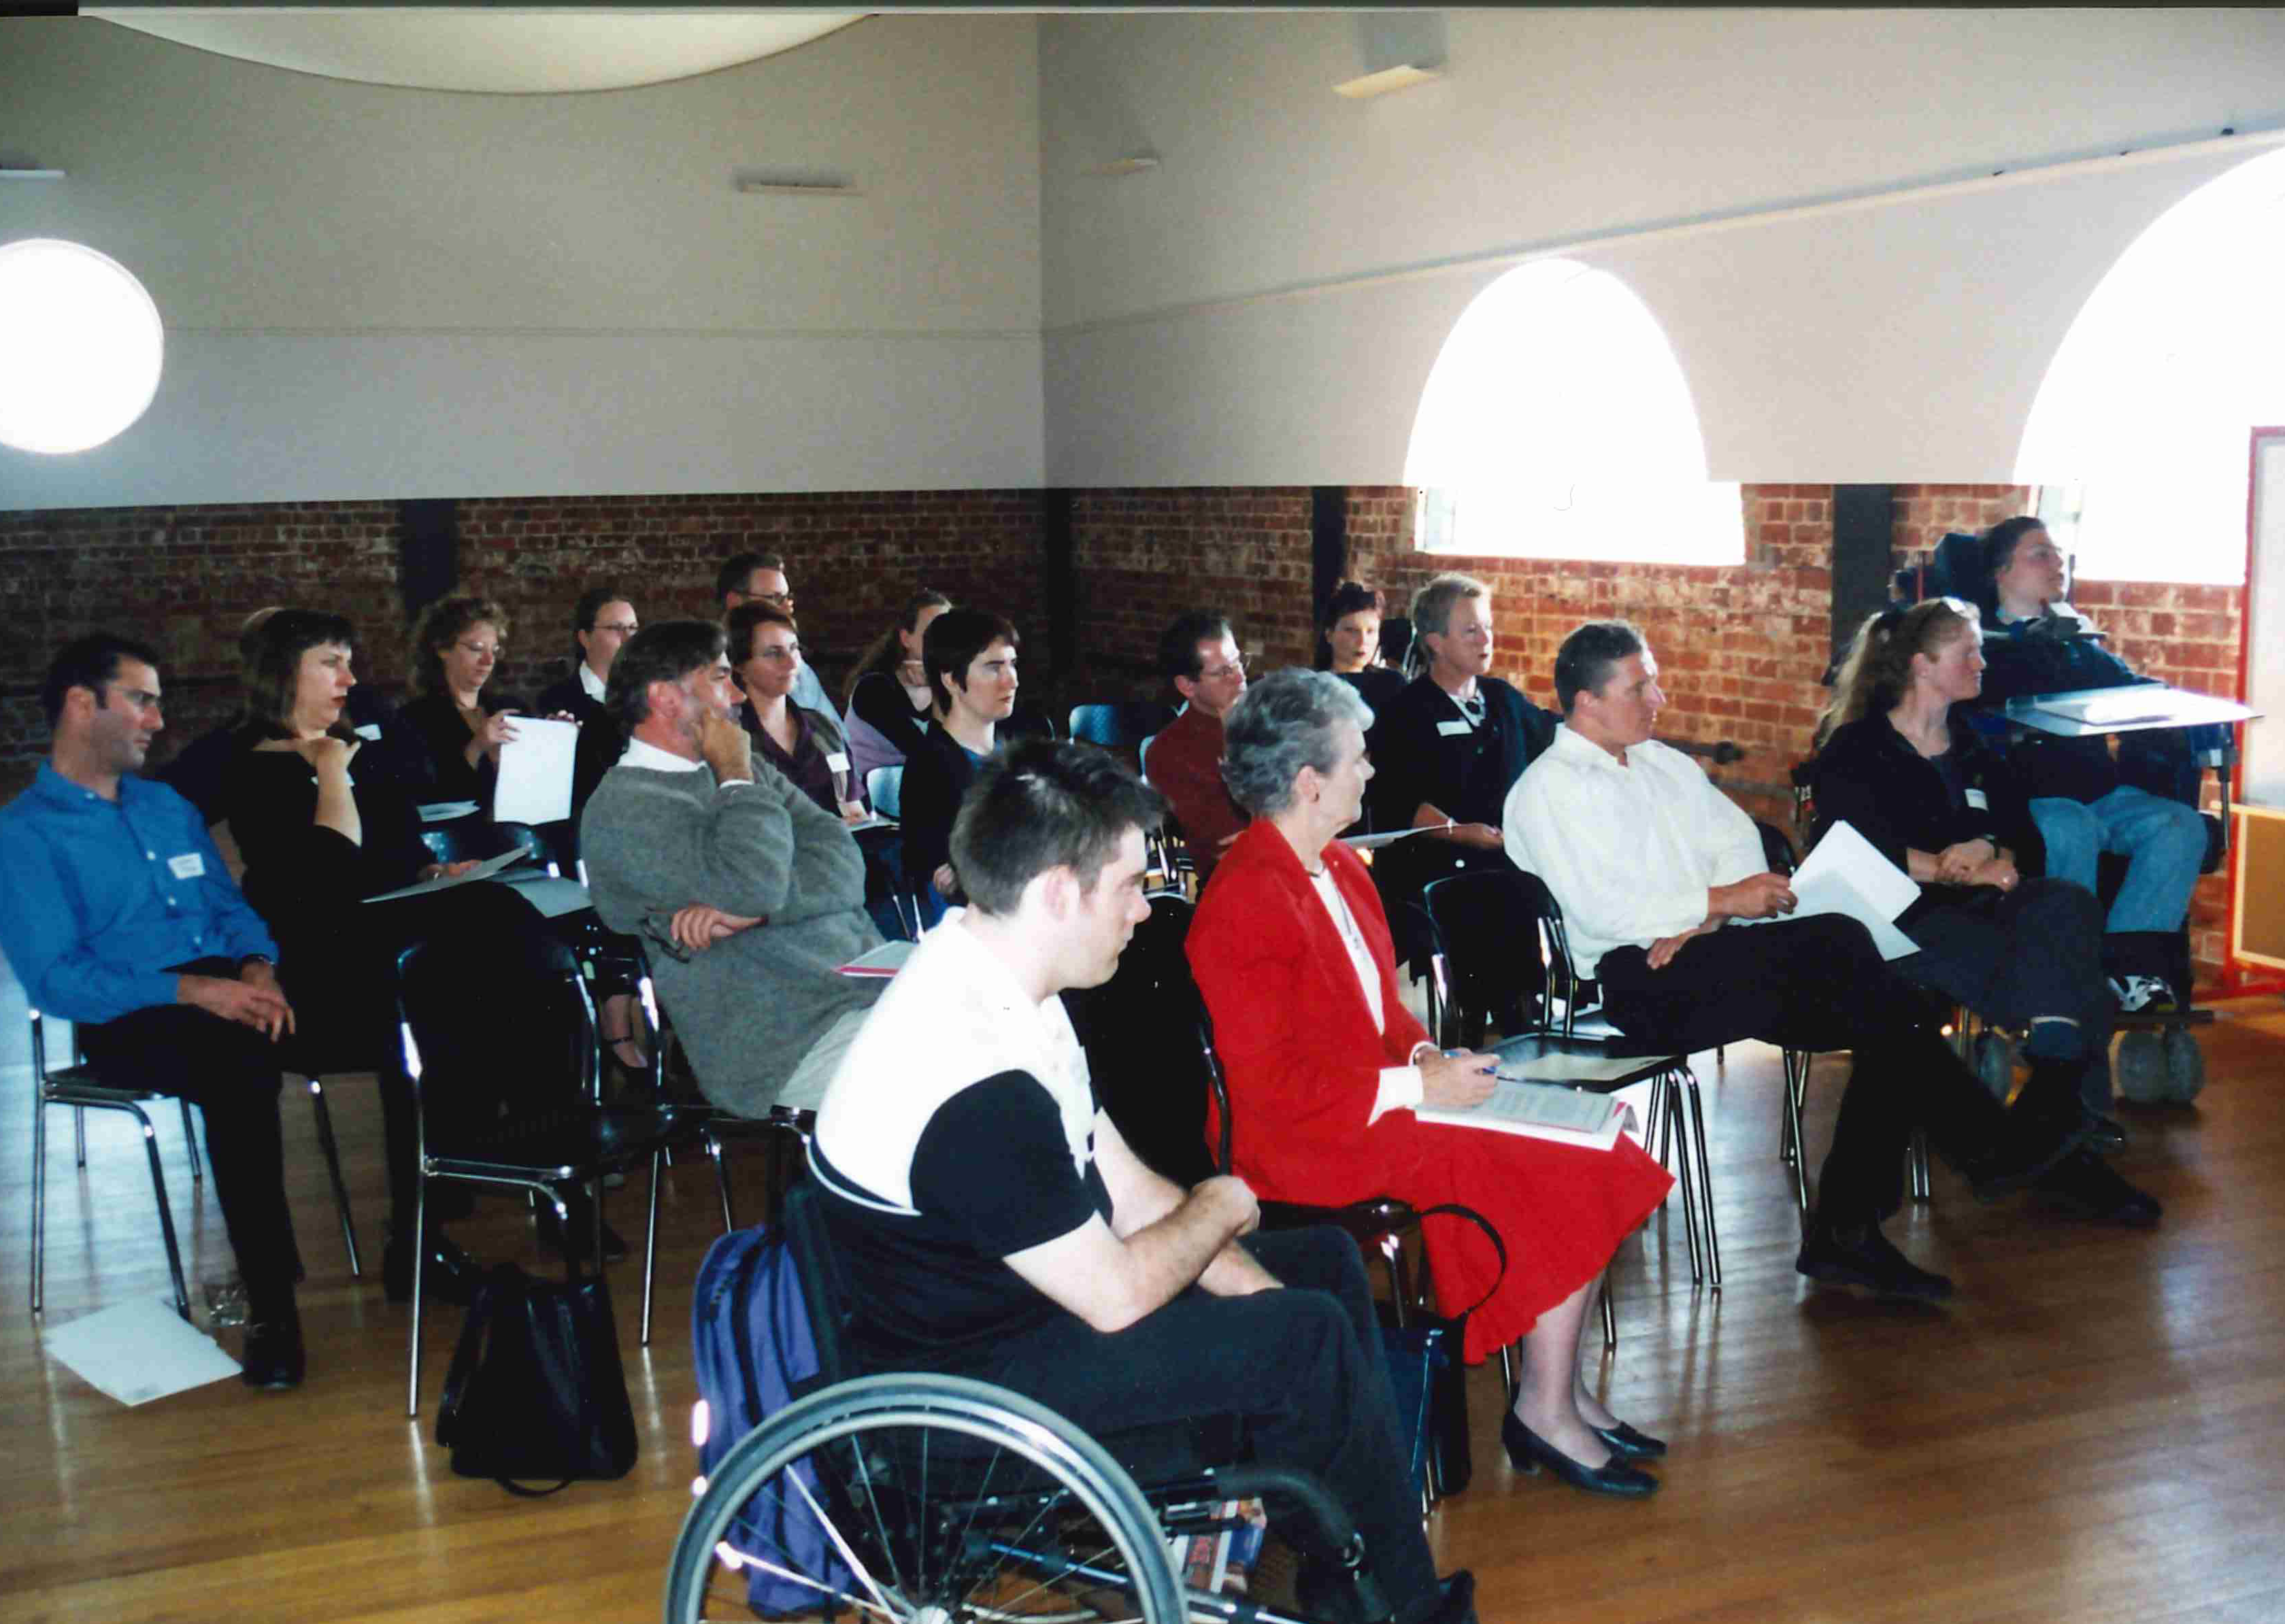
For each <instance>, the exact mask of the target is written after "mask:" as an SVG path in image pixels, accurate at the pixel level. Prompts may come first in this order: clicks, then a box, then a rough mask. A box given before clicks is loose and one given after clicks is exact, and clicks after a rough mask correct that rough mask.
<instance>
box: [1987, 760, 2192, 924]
mask: <svg viewBox="0 0 2285 1624" xmlns="http://www.w3.org/2000/svg"><path fill="white" fill-rule="evenodd" d="M2031 821H2032V822H2034V823H2036V824H2038V826H2039V837H2040V838H2041V839H2042V840H2044V841H2046V846H2047V875H2048V877H2049V878H2050V879H2055V880H2070V881H2074V882H2076V883H2078V884H2080V885H2084V886H2085V887H2086V888H2087V890H2094V888H2095V887H2094V865H2095V859H2096V857H2097V856H2098V855H2099V854H2100V853H2102V852H2104V851H2116V852H2118V853H2120V854H2121V855H2122V856H2124V858H2125V859H2126V883H2124V885H2121V886H2120V887H2119V888H2118V895H2117V896H2116V898H2113V899H2112V901H2111V904H2110V917H2109V920H2108V924H2107V926H2106V928H2107V929H2108V930H2112V931H2121V930H2179V929H2181V925H2182V921H2183V920H2184V919H2185V918H2187V916H2188V914H2189V911H2190V890H2191V888H2192V887H2193V886H2195V885H2196V884H2197V883H2198V865H2199V864H2201V863H2202V862H2203V861H2204V860H2205V855H2206V825H2205V820H2204V819H2203V818H2202V817H2200V816H2199V815H2198V813H2197V812H2196V811H2195V809H2194V808H2192V807H2188V806H2185V805H2183V804H2182V803H2180V802H2179V801H2169V800H2164V799H2162V798H2161V797H2159V796H2155V795H2152V794H2150V793H2149V792H2148V791H2147V790H2142V789H2137V788H2133V787H2132V786H2131V785H2124V784H2122V785H2121V786H2119V787H2118V788H2116V789H2114V790H2112V791H2111V792H2110V793H2109V794H2108V795H2106V796H2103V797H2102V798H2101V799H2100V800H2099V801H2085V802H2082V801H2066V800H2057V799H2047V800H2039V801H2034V802H2032V803H2031Z"/></svg>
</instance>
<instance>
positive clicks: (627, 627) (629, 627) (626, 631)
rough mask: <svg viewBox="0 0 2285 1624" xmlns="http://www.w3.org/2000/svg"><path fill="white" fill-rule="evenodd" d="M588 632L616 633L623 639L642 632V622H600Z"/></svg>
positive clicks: (589, 628)
mask: <svg viewBox="0 0 2285 1624" xmlns="http://www.w3.org/2000/svg"><path fill="white" fill-rule="evenodd" d="M587 630H588V631H590V632H617V633H618V634H619V635H620V636H621V637H632V636H633V635H634V634H635V633H636V632H640V631H641V630H642V624H641V623H640V621H632V620H599V621H597V622H596V623H595V624H593V625H592V626H590V627H588V628H587Z"/></svg>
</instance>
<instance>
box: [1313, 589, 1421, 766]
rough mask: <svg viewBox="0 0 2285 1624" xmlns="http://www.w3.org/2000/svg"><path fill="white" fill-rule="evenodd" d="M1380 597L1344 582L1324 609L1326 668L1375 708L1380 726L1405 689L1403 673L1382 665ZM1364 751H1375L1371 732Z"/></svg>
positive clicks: (1376, 723) (1375, 714)
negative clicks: (1328, 653)
mask: <svg viewBox="0 0 2285 1624" xmlns="http://www.w3.org/2000/svg"><path fill="white" fill-rule="evenodd" d="M1380 617H1381V596H1380V593H1379V592H1377V591H1375V590H1374V589H1373V588H1372V587H1370V586H1366V585H1363V584H1361V583H1359V582H1355V581H1344V582H1342V583H1341V584H1339V586H1337V587H1335V588H1334V589H1333V595H1332V599H1331V601H1330V602H1328V603H1327V604H1326V605H1325V624H1324V627H1323V635H1324V640H1325V647H1326V648H1327V649H1328V650H1330V651H1331V663H1330V664H1329V665H1328V666H1327V667H1326V669H1327V670H1329V671H1331V672H1332V673H1333V675H1334V676H1336V677H1339V679H1341V680H1342V681H1343V682H1346V683H1347V684H1348V685H1349V686H1351V687H1353V688H1355V690H1356V691H1357V694H1359V696H1360V697H1362V699H1363V701H1364V702H1365V703H1366V704H1368V705H1370V707H1372V713H1373V720H1374V724H1375V726H1378V723H1379V719H1380V712H1381V709H1382V707H1384V706H1385V705H1386V704H1387V703H1388V702H1389V701H1390V700H1392V699H1394V698H1395V697H1396V696H1397V694H1400V693H1402V691H1403V689H1404V680H1405V679H1404V673H1403V672H1402V671H1391V670H1390V669H1389V668H1388V667H1387V666H1386V665H1383V664H1382V663H1380ZM1365 749H1366V750H1367V751H1368V752H1370V750H1371V749H1372V730H1371V729H1370V728H1368V729H1367V730H1366V732H1365Z"/></svg>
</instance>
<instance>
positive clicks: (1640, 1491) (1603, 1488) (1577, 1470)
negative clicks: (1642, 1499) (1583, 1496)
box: [1500, 1410, 1658, 1498]
mask: <svg viewBox="0 0 2285 1624" xmlns="http://www.w3.org/2000/svg"><path fill="white" fill-rule="evenodd" d="M1500 1442H1501V1443H1502V1444H1504V1445H1505V1446H1506V1447H1507V1458H1508V1464H1510V1465H1511V1466H1513V1467H1514V1468H1515V1469H1516V1470H1517V1471H1521V1472H1527V1473H1529V1474H1531V1475H1532V1476H1534V1477H1536V1476H1537V1475H1538V1474H1539V1469H1540V1468H1541V1467H1542V1466H1544V1467H1546V1468H1547V1469H1548V1470H1549V1471H1552V1472H1553V1473H1554V1474H1555V1475H1556V1476H1557V1477H1559V1478H1560V1479H1562V1480H1563V1481H1564V1482H1566V1483H1568V1484H1569V1485H1570V1486H1571V1487H1573V1488H1576V1489H1584V1490H1585V1491H1586V1492H1587V1493H1588V1494H1590V1495H1628V1496H1629V1497H1637V1498H1638V1497H1639V1496H1641V1495H1647V1494H1651V1493H1653V1492H1654V1491H1655V1490H1656V1489H1657V1487H1658V1479H1656V1478H1653V1477H1652V1476H1651V1475H1650V1473H1648V1472H1646V1471H1641V1470H1639V1469H1638V1468H1636V1467H1633V1466H1629V1465H1628V1464H1627V1463H1626V1457H1625V1456H1624V1455H1621V1454H1619V1453H1617V1452H1616V1451H1615V1450H1614V1451H1613V1453H1612V1455H1611V1458H1610V1459H1609V1460H1607V1461H1606V1462H1604V1463H1602V1464H1601V1465H1600V1466H1586V1465H1582V1464H1581V1463H1579V1462H1577V1461H1574V1460H1573V1459H1572V1458H1571V1457H1570V1456H1569V1455H1566V1454H1564V1453H1563V1451H1562V1450H1560V1449H1559V1448H1557V1447H1555V1446H1554V1445H1553V1444H1551V1443H1549V1442H1548V1441H1547V1440H1545V1439H1543V1438H1542V1437H1541V1436H1540V1435H1539V1434H1538V1433H1536V1432H1533V1431H1532V1430H1531V1429H1530V1428H1529V1427H1527V1426H1526V1425H1524V1424H1523V1423H1522V1422H1520V1421H1519V1420H1517V1419H1516V1417H1515V1412H1514V1411H1513V1410H1509V1411H1508V1412H1507V1413H1506V1414H1505V1415H1504V1416H1501V1417H1500Z"/></svg>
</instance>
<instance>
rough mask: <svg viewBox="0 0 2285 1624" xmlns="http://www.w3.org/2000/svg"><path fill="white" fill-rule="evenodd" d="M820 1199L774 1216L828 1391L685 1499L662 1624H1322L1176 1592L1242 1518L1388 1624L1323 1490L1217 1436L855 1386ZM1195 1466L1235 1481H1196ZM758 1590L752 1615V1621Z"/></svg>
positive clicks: (983, 1395)
mask: <svg viewBox="0 0 2285 1624" xmlns="http://www.w3.org/2000/svg"><path fill="white" fill-rule="evenodd" d="M825 1198H826V1197H824V1196H822V1195H821V1192H820V1191H819V1190H818V1189H817V1187H816V1186H815V1185H814V1184H813V1183H811V1182H808V1181H803V1182H801V1183H798V1184H797V1185H796V1186H795V1187H794V1188H793V1189H790V1190H789V1191H788V1192H787V1196H786V1202H785V1207H784V1215H783V1216H784V1227H785V1234H786V1238H787V1244H788V1245H789V1247H790V1248H791V1251H792V1255H793V1259H794V1261H795V1266H796V1269H797V1273H798V1274H799V1275H800V1279H801V1285H802V1293H803V1297H804V1298H805V1301H806V1302H807V1304H808V1306H809V1308H810V1318H811V1330H812V1333H813V1336H814V1338H815V1339H816V1344H817V1352H818V1360H819V1367H820V1368H819V1371H818V1375H817V1377H816V1378H815V1379H814V1380H813V1382H810V1383H805V1384H797V1395H798V1396H797V1397H796V1399H795V1400H794V1401H793V1402H792V1403H791V1404H789V1405H788V1406H787V1407H786V1408H783V1409H781V1410H780V1411H779V1412H778V1413H777V1414H775V1415H773V1416H771V1417H769V1419H767V1420H766V1421H765V1422H764V1423H763V1424H761V1425H760V1426H758V1427H757V1428H755V1429H754V1431H753V1432H750V1433H749V1434H748V1435H747V1436H746V1437H745V1438H744V1439H743V1440H741V1441H740V1442H739V1443H738V1444H737V1445H736V1446H735V1447H734V1448H733V1449H732V1450H731V1451H730V1452H729V1454H727V1455H725V1456H724V1457H723V1458H722V1460H721V1461H720V1463H718V1467H717V1469H716V1471H714V1472H713V1474H712V1475H711V1478H707V1479H702V1480H701V1481H700V1482H699V1483H698V1484H697V1485H695V1499H694V1502H693V1503H692V1505H691V1508H690V1510H689V1511H688V1513H687V1515H686V1516H685V1518H684V1519H683V1524H682V1530H681V1533H680V1535H679V1538H678V1539H677V1540H676V1542H675V1546H674V1552H673V1556H672V1557H671V1560H670V1562H669V1565H668V1569H667V1582H666V1596H665V1611H664V1617H665V1618H666V1620H668V1624H696V1621H697V1620H722V1619H730V1618H737V1619H746V1618H752V1617H756V1616H760V1617H765V1618H798V1619H818V1620H826V1619H836V1618H841V1617H844V1616H845V1617H852V1618H865V1619H872V1620H895V1621H897V1624H1047V1621H1049V1620H1053V1621H1054V1624H1087V1621H1088V1620H1106V1621H1107V1620H1142V1624H1176V1620H1183V1619H1186V1618H1188V1619H1201V1620H1229V1621H1230V1624H1313V1621H1312V1620H1310V1619H1308V1618H1306V1617H1304V1616H1302V1615H1300V1614H1297V1613H1294V1612H1287V1611H1284V1610H1281V1609H1278V1608H1276V1607H1272V1606H1268V1605H1264V1604H1261V1603H1260V1602H1259V1601H1258V1600H1255V1599H1253V1598H1252V1597H1248V1596H1246V1595H1244V1594H1238V1593H1229V1594H1225V1593H1222V1592H1221V1591H1219V1590H1216V1589H1212V1588H1209V1587H1208V1586H1206V1585H1205V1584H1186V1583H1184V1582H1183V1576H1182V1573H1180V1572H1178V1569H1177V1565H1176V1559H1175V1557H1174V1554H1173V1542H1187V1541H1189V1540H1190V1539H1192V1538H1194V1537H1196V1536H1198V1535H1218V1534H1221V1533H1223V1532H1226V1531H1229V1530H1230V1529H1232V1528H1234V1527H1235V1526H1236V1525H1237V1521H1238V1520H1239V1514H1238V1513H1237V1512H1236V1511H1235V1510H1234V1509H1233V1507H1234V1503H1235V1502H1244V1501H1249V1500H1259V1501H1262V1502H1266V1503H1267V1504H1268V1505H1269V1506H1270V1507H1271V1508H1272V1509H1273V1510H1274V1511H1275V1512H1276V1514H1277V1516H1278V1518H1279V1526H1280V1527H1281V1528H1282V1529H1284V1530H1285V1531H1286V1532H1287V1533H1288V1534H1289V1536H1291V1537H1292V1538H1294V1539H1295V1540H1296V1542H1300V1543H1303V1544H1306V1546H1307V1548H1308V1549H1313V1550H1316V1551H1321V1552H1323V1553H1327V1554H1328V1555H1329V1556H1331V1557H1332V1561H1331V1567H1332V1568H1333V1569H1334V1570H1336V1571H1337V1573H1338V1574H1339V1582H1340V1583H1342V1584H1345V1585H1346V1586H1347V1588H1348V1589H1349V1590H1350V1595H1349V1597H1347V1602H1348V1604H1347V1606H1346V1607H1344V1608H1343V1609H1342V1612H1343V1614H1344V1616H1346V1617H1351V1618H1355V1619H1360V1620H1388V1619H1389V1618H1390V1617H1391V1616H1392V1610H1391V1608H1390V1607H1389V1605H1388V1604H1387V1602H1386V1597H1385V1596H1384V1595H1383V1593H1382V1590H1381V1588H1380V1586H1379V1584H1378V1581H1377V1580H1376V1579H1375V1578H1374V1576H1373V1574H1372V1572H1371V1569H1370V1565H1369V1564H1368V1562H1367V1559H1366V1553H1365V1550H1364V1542H1363V1539H1362V1535H1360V1534H1358V1533H1357V1532H1356V1529H1355V1525H1354V1523H1353V1522H1351V1520H1350V1519H1349V1518H1348V1516H1347V1512H1346V1511H1345V1510H1343V1509H1342V1508H1341V1507H1340V1505H1339V1503H1338V1502H1336V1501H1335V1500H1334V1499H1333V1497H1332V1495H1331V1493H1330V1492H1329V1491H1328V1490H1327V1489H1326V1488H1325V1487H1324V1486H1323V1483H1322V1482H1320V1481H1319V1480H1318V1479H1315V1478H1314V1477H1312V1476H1311V1475H1310V1474H1308V1473H1307V1472H1303V1471H1295V1470H1292V1469H1289V1468H1284V1467H1274V1466H1264V1465H1258V1464H1252V1463H1245V1462H1244V1461H1242V1460H1240V1459H1238V1457H1239V1456H1240V1455H1242V1453H1243V1450H1242V1447H1240V1445H1239V1440H1237V1437H1236V1435H1235V1432H1234V1430H1233V1429H1231V1428H1229V1427H1226V1426H1224V1425H1223V1424H1221V1422H1220V1421H1219V1420H1209V1421H1207V1422H1205V1423H1203V1424H1199V1425H1198V1426H1197V1427H1194V1428H1193V1429H1192V1432H1193V1433H1194V1434H1196V1435H1195V1436H1191V1437H1186V1438H1182V1439H1174V1438H1170V1437H1168V1436H1166V1433H1165V1432H1164V1430H1163V1429H1161V1430H1158V1431H1156V1432H1154V1433H1152V1434H1149V1435H1142V1434H1135V1435H1118V1434H1114V1435H1111V1436H1109V1437H1107V1438H1105V1439H1104V1440H1100V1441H1098V1440H1095V1439H1093V1438H1090V1437H1089V1436H1088V1434H1087V1433H1086V1432H1082V1431H1081V1430H1080V1428H1079V1427H1077V1426H1076V1425H1074V1424H1072V1423H1071V1422H1070V1421H1068V1420H1065V1419H1064V1417H1063V1416H1059V1415H1057V1414H1056V1413H1055V1412H1054V1411H1053V1410H1050V1409H1048V1408H1046V1407H1045V1406H1043V1405H1040V1404H1039V1403H1036V1402H1034V1401H1033V1400H1030V1399H1027V1398H1025V1397H1024V1396H1022V1395H1021V1394H1018V1393H1011V1392H1009V1391H1008V1390H1007V1389H1005V1388H1002V1387H998V1386H994V1385H991V1384H989V1383H986V1382H980V1381H975V1380H970V1379H969V1378H966V1377H952V1376H941V1375H936V1374H924V1373H911V1374H894V1373H891V1374H871V1375H858V1374H853V1366H852V1363H851V1361H849V1359H848V1357H847V1356H846V1354H845V1353H844V1343H843V1332H844V1329H845V1327H846V1316H845V1314H844V1313H843V1312H842V1310H841V1309H840V1307H839V1301H840V1298H839V1297H838V1294H837V1290H836V1275H835V1272H834V1271H835V1268H836V1262H835V1259H833V1257H832V1255H831V1253H830V1252H829V1251H828V1250H827V1248H826V1244H825V1237H824V1235H823V1225H822V1218H821V1214H820V1213H819V1212H818V1211H817V1204H818V1203H819V1202H820V1201H821V1200H823V1199H825ZM802 1387H806V1388H807V1389H808V1391H806V1392H805V1393H803V1392H800V1389H801V1388H802ZM700 1436H701V1437H703V1432H700ZM1198 1458H1218V1459H1219V1458H1228V1459H1232V1460H1236V1461H1237V1463H1235V1464H1231V1465H1222V1466H1211V1467H1203V1468H1202V1467H1198V1466H1197V1465H1196V1464H1195V1462H1196V1461H1197V1459H1198ZM1145 1483H1147V1484H1149V1487H1143V1484H1145ZM1289 1518H1290V1520H1288V1519H1289ZM757 1576H759V1578H760V1579H761V1581H763V1583H764V1584H765V1585H766V1588H767V1592H768V1597H769V1598H770V1599H769V1600H768V1601H766V1602H763V1603H756V1602H752V1601H750V1599H749V1596H750V1592H749V1585H750V1583H752V1582H753V1581H755V1579H756V1577H757Z"/></svg>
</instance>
